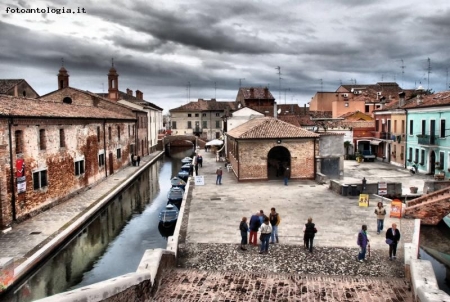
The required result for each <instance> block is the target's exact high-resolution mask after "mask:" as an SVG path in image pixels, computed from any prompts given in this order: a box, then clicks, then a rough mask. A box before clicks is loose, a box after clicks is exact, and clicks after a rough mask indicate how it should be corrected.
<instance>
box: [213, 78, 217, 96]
mask: <svg viewBox="0 0 450 302" xmlns="http://www.w3.org/2000/svg"><path fill="white" fill-rule="evenodd" d="M214 99H217V83H216V82H214Z"/></svg>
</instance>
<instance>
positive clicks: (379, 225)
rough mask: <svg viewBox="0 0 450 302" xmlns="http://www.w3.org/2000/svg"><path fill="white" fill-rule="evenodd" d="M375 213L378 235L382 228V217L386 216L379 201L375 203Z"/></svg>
mask: <svg viewBox="0 0 450 302" xmlns="http://www.w3.org/2000/svg"><path fill="white" fill-rule="evenodd" d="M375 214H376V215H377V234H378V235H380V232H381V231H382V230H383V224H384V217H385V216H386V209H385V208H384V207H383V203H382V202H381V201H379V202H378V204H377V208H376V209H375Z"/></svg>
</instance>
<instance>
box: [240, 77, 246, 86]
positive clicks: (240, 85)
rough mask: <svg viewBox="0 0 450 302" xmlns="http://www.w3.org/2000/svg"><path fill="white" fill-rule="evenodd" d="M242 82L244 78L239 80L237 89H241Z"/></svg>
mask: <svg viewBox="0 0 450 302" xmlns="http://www.w3.org/2000/svg"><path fill="white" fill-rule="evenodd" d="M243 80H245V78H241V79H239V88H241V85H242V81H243Z"/></svg>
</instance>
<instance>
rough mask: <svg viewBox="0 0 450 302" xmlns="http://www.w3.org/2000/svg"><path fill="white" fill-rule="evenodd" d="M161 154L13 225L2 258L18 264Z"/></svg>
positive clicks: (1, 241) (2, 241)
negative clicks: (9, 258) (8, 258)
mask: <svg viewBox="0 0 450 302" xmlns="http://www.w3.org/2000/svg"><path fill="white" fill-rule="evenodd" d="M159 155H160V152H154V153H152V154H150V155H149V156H145V157H143V158H142V159H141V165H140V166H139V167H133V166H131V165H130V166H127V167H125V168H123V169H122V170H120V171H118V172H116V173H115V174H113V175H111V176H109V177H107V178H106V179H104V180H103V181H101V182H100V183H98V184H97V185H95V186H93V187H92V188H90V189H88V190H86V191H84V192H80V193H79V194H76V195H75V196H73V197H71V198H69V199H68V200H67V201H65V202H63V203H61V204H59V205H57V206H55V207H53V208H51V209H49V210H47V211H45V212H42V213H40V214H38V215H36V216H34V217H32V218H30V219H28V220H26V221H24V222H21V223H19V224H15V225H13V227H12V230H11V231H9V232H7V233H5V234H3V233H2V234H0V258H3V257H13V258H14V266H15V267H17V266H18V265H20V264H21V263H22V262H24V261H25V260H27V259H28V258H30V257H31V256H33V254H35V253H36V252H37V251H38V250H39V249H41V248H42V247H43V246H44V245H45V244H47V243H48V242H50V241H51V240H52V239H53V238H55V237H56V236H58V234H60V233H61V232H62V231H63V230H64V229H66V228H67V227H69V226H70V225H71V224H72V223H73V222H74V221H76V220H77V219H78V218H79V217H80V216H81V215H82V214H83V213H84V212H86V211H87V210H88V209H90V208H91V207H92V206H93V205H95V204H97V203H100V202H102V201H103V199H104V198H105V197H106V196H107V194H108V193H110V192H112V191H113V190H114V189H116V188H118V187H119V186H121V185H123V183H124V182H125V181H126V180H127V179H130V178H131V177H132V176H133V175H136V174H137V172H138V171H140V170H143V169H145V167H146V166H147V165H148V164H149V162H150V161H151V160H152V159H154V158H155V157H157V156H159ZM72 226H73V225H72Z"/></svg>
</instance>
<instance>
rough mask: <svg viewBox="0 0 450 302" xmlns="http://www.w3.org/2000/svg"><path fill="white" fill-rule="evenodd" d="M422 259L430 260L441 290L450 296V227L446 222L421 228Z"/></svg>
mask: <svg viewBox="0 0 450 302" xmlns="http://www.w3.org/2000/svg"><path fill="white" fill-rule="evenodd" d="M419 253H420V258H421V259H423V260H430V261H431V264H432V265H433V270H434V273H435V274H436V279H437V281H438V285H439V288H440V289H441V290H443V291H445V292H446V293H447V294H449V295H450V227H449V225H447V224H446V223H445V222H444V221H441V222H440V223H439V224H438V225H437V226H421V227H420V252H419Z"/></svg>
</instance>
